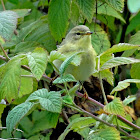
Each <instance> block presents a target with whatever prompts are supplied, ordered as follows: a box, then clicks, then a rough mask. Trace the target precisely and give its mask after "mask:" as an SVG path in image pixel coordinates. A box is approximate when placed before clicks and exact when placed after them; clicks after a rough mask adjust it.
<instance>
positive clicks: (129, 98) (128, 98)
mask: <svg viewBox="0 0 140 140" xmlns="http://www.w3.org/2000/svg"><path fill="white" fill-rule="evenodd" d="M135 100H136V96H135V95H131V96H128V97H127V98H125V99H124V100H123V104H124V105H128V104H129V103H131V102H133V101H135Z"/></svg>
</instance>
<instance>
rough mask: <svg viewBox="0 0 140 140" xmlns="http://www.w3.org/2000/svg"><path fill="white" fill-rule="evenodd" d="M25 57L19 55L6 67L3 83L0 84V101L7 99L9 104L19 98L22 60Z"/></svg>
mask: <svg viewBox="0 0 140 140" xmlns="http://www.w3.org/2000/svg"><path fill="white" fill-rule="evenodd" d="M24 57H25V55H19V56H15V57H14V58H12V59H11V60H10V61H8V63H7V64H6V65H5V68H4V70H5V71H2V73H3V75H2V81H1V84H0V100H1V99H4V98H5V97H6V99H7V101H8V102H11V101H12V99H15V98H17V97H18V92H19V88H20V74H21V60H22V59H23V58H24Z"/></svg>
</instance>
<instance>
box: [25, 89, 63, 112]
mask: <svg viewBox="0 0 140 140" xmlns="http://www.w3.org/2000/svg"><path fill="white" fill-rule="evenodd" d="M34 100H39V103H40V105H41V106H42V107H43V108H44V109H46V110H47V111H50V112H54V113H60V112H61V108H62V99H61V94H60V92H55V91H51V92H48V90H47V89H39V90H37V91H35V92H33V93H32V94H31V95H30V96H29V97H28V99H27V100H26V102H28V101H34Z"/></svg>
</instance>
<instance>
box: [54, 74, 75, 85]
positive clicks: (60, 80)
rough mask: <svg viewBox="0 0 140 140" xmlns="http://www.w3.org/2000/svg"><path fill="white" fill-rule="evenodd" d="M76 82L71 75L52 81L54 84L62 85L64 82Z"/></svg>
mask: <svg viewBox="0 0 140 140" xmlns="http://www.w3.org/2000/svg"><path fill="white" fill-rule="evenodd" d="M76 81H77V80H76V79H75V78H74V77H73V76H72V75H71V74H66V75H64V76H63V77H58V78H57V79H55V80H54V81H53V83H54V84H62V83H66V82H76Z"/></svg>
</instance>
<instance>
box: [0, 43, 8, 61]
mask: <svg viewBox="0 0 140 140" xmlns="http://www.w3.org/2000/svg"><path fill="white" fill-rule="evenodd" d="M0 47H1V49H2V51H3V53H4V55H5V57H6V60H8V61H9V60H10V58H9V56H8V55H7V53H6V51H5V50H4V48H3V47H2V45H1V44H0Z"/></svg>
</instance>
